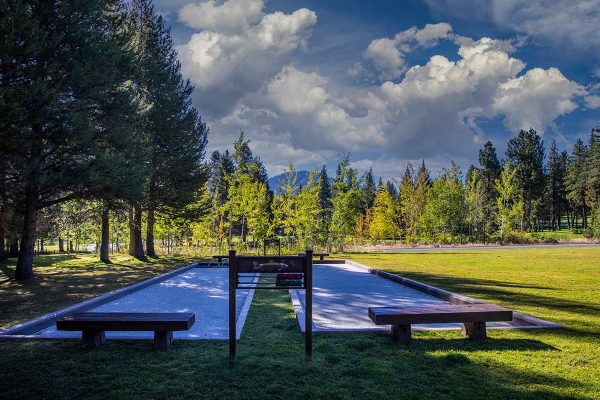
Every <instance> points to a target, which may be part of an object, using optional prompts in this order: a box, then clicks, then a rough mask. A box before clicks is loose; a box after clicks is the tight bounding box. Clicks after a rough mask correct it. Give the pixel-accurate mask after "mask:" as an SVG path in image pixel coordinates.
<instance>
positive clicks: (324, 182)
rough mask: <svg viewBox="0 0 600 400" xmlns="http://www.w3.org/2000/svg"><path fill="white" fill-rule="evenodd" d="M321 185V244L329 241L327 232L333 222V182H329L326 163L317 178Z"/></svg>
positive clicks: (318, 183)
mask: <svg viewBox="0 0 600 400" xmlns="http://www.w3.org/2000/svg"><path fill="white" fill-rule="evenodd" d="M317 185H318V186H319V210H320V213H319V219H320V230H319V241H320V243H321V245H325V244H326V243H327V236H328V235H327V234H328V232H329V224H330V223H331V212H332V210H331V196H332V193H331V182H329V176H328V175H327V168H325V165H323V167H322V168H321V172H319V177H318V180H317Z"/></svg>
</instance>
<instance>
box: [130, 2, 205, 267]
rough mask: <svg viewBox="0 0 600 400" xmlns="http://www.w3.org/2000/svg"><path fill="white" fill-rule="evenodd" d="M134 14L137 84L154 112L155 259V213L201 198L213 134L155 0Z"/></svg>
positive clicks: (151, 191)
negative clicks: (205, 160) (209, 139)
mask: <svg viewBox="0 0 600 400" xmlns="http://www.w3.org/2000/svg"><path fill="white" fill-rule="evenodd" d="M130 14H131V16H130V23H131V30H132V31H133V32H134V40H133V45H134V46H133V47H134V51H135V53H136V55H137V62H138V64H139V65H138V70H139V76H138V82H139V84H140V87H141V88H142V91H143V93H144V94H145V100H146V101H147V102H148V104H149V107H150V110H149V111H148V114H147V115H146V118H145V121H144V124H143V131H144V133H145V134H146V135H147V143H148V146H149V152H150V159H149V165H150V168H151V173H150V179H149V181H148V188H147V199H146V202H145V203H146V207H147V212H148V218H147V224H146V225H147V231H146V251H147V253H148V255H149V256H150V257H156V252H155V250H154V223H155V212H156V211H160V212H163V213H169V214H171V215H177V214H178V212H179V211H181V210H184V209H185V208H186V206H187V205H189V204H191V203H193V202H197V201H199V199H200V198H202V195H201V188H202V187H203V185H204V183H205V180H206V172H205V170H204V165H203V163H202V160H203V158H204V150H205V147H206V141H207V133H208V129H207V127H206V125H205V124H204V123H202V121H201V119H200V116H199V115H198V112H197V110H196V109H195V108H194V107H193V106H192V105H191V94H192V91H193V87H192V86H191V84H190V82H189V80H184V79H183V77H182V75H181V66H180V63H179V61H178V59H177V53H176V51H175V49H174V44H173V40H172V39H171V35H170V31H169V29H168V28H167V27H166V26H165V24H164V21H163V19H162V16H156V14H155V12H154V8H153V6H152V4H151V1H150V0H135V1H134V2H133V5H132V8H131V13H130ZM200 209H201V208H200ZM140 212H141V211H140ZM138 239H141V238H138ZM136 248H139V246H137V245H136ZM136 256H138V257H140V256H141V255H140V254H136Z"/></svg>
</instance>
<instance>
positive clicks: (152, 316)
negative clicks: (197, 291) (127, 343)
mask: <svg viewBox="0 0 600 400" xmlns="http://www.w3.org/2000/svg"><path fill="white" fill-rule="evenodd" d="M195 321H196V316H195V314H193V313H118V312H105V313H104V312H86V313H76V314H71V315H69V316H66V317H64V318H62V319H59V320H58V321H56V329H57V330H60V331H81V332H82V335H81V343H82V344H83V346H84V347H87V348H94V347H98V346H100V345H102V344H103V343H104V341H105V335H104V332H105V331H154V348H156V349H168V348H169V347H170V346H171V343H172V342H173V331H186V330H188V329H190V328H191V326H192V325H194V322H195Z"/></svg>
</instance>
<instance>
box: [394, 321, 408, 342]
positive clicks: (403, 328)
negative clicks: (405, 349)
mask: <svg viewBox="0 0 600 400" xmlns="http://www.w3.org/2000/svg"><path fill="white" fill-rule="evenodd" d="M411 333H412V332H411V329H410V325H392V340H393V341H394V342H398V343H410V340H411V339H412V335H411Z"/></svg>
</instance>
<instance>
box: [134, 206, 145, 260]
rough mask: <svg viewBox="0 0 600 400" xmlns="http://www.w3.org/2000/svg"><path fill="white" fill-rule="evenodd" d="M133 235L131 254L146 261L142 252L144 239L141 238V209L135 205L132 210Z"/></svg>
mask: <svg viewBox="0 0 600 400" xmlns="http://www.w3.org/2000/svg"><path fill="white" fill-rule="evenodd" d="M133 236H134V251H133V256H134V257H135V258H137V259H138V260H142V261H146V255H145V254H144V241H143V239H142V210H141V208H139V207H135V208H134V210H133Z"/></svg>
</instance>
